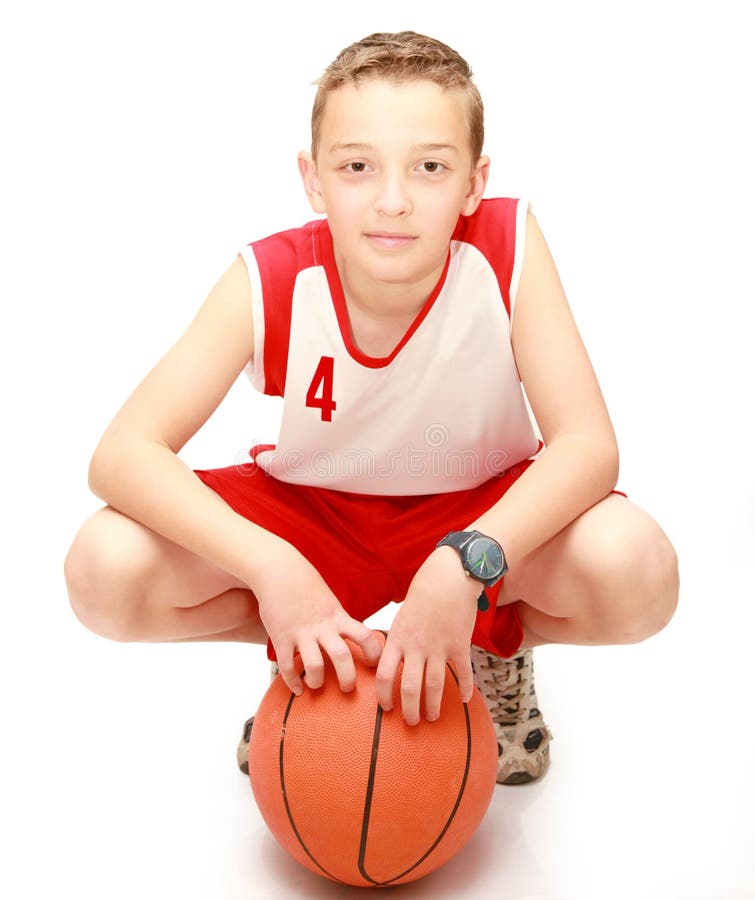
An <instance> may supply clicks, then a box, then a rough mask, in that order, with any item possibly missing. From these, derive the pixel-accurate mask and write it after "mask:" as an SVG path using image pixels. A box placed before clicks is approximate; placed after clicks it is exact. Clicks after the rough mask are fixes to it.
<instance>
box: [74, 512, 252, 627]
mask: <svg viewBox="0 0 755 900" xmlns="http://www.w3.org/2000/svg"><path fill="white" fill-rule="evenodd" d="M65 577H66V584H67V586H68V593H69V599H70V603H71V607H72V608H73V611H74V612H75V614H76V616H77V617H78V619H79V620H80V621H81V622H82V623H83V624H84V625H85V626H86V627H87V628H89V629H90V630H91V631H94V632H95V633H97V634H101V635H103V636H104V637H107V638H110V639H111V640H115V641H203V640H224V641H248V642H254V643H264V642H265V641H266V640H267V634H266V632H265V629H264V626H263V625H262V622H261V621H260V618H259V613H258V610H257V601H256V599H255V597H254V594H253V593H252V592H251V591H250V590H249V588H248V586H247V585H245V584H244V583H243V582H241V581H239V580H238V579H237V578H235V577H234V576H233V575H230V574H229V573H228V572H225V571H223V570H222V569H219V568H218V567H217V566H215V565H214V564H213V563H211V562H209V561H208V560H206V559H203V558H202V557H199V556H197V555H196V554H194V553H191V552H190V551H188V550H186V549H185V548H183V547H180V546H179V545H178V544H174V543H173V542H172V541H169V540H168V539H167V538H164V537H162V535H159V534H157V533H155V532H154V531H152V530H150V529H149V528H147V527H145V526H144V525H141V524H139V523H138V522H136V521H134V520H133V519H130V518H129V517H128V516H125V515H123V514H122V513H119V512H117V511H116V510H114V509H112V508H111V507H109V506H106V507H104V508H103V509H101V510H99V511H98V512H96V513H95V514H94V515H93V516H91V517H90V518H89V519H88V520H87V521H86V522H85V523H84V525H83V526H82V528H81V530H80V531H79V533H78V534H77V535H76V537H75V539H74V541H73V544H72V546H71V548H70V550H69V552H68V555H67V556H66V561H65Z"/></svg>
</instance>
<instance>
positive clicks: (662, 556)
mask: <svg viewBox="0 0 755 900" xmlns="http://www.w3.org/2000/svg"><path fill="white" fill-rule="evenodd" d="M678 596H679V570H678V564H677V557H676V553H675V551H674V548H673V547H672V545H671V543H670V542H669V540H668V538H667V537H666V535H665V534H664V532H663V531H662V529H661V528H660V526H659V525H658V524H657V523H656V522H655V521H654V520H653V519H652V518H651V517H650V516H649V515H648V514H647V513H646V512H644V511H643V510H642V509H640V508H639V507H637V506H635V505H634V504H633V503H631V502H630V501H629V500H627V499H626V498H624V497H621V496H619V495H617V494H610V495H609V496H607V497H606V498H605V499H603V500H601V501H600V502H599V503H596V504H595V505H594V506H592V507H591V508H590V509H588V510H586V512H584V513H583V514H582V515H581V516H579V517H578V518H577V519H576V520H575V521H574V522H572V523H571V524H570V525H568V526H567V527H566V528H564V529H563V530H562V531H560V532H559V533H558V534H557V535H555V536H554V537H552V538H551V540H550V541H548V542H547V543H545V544H543V545H542V546H541V547H538V548H537V549H536V550H535V551H533V552H532V553H531V554H529V556H527V557H525V559H524V560H523V561H522V562H521V563H520V565H519V566H517V567H516V570H515V571H514V570H512V572H510V573H509V574H508V575H507V576H506V577H505V578H504V584H503V587H502V588H501V591H500V594H499V601H498V602H499V604H505V603H513V602H518V604H519V605H518V612H519V616H520V618H521V620H522V624H523V626H524V634H525V640H524V644H523V646H524V647H535V646H537V645H538V644H547V643H558V644H628V643H635V642H638V641H643V640H645V639H646V638H648V637H651V636H652V635H653V634H656V633H657V632H658V631H660V630H661V629H662V628H664V627H665V626H666V625H667V624H668V622H669V621H670V620H671V617H672V616H673V614H674V610H675V609H676V604H677V600H678Z"/></svg>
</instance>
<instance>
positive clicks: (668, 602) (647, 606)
mask: <svg viewBox="0 0 755 900" xmlns="http://www.w3.org/2000/svg"><path fill="white" fill-rule="evenodd" d="M603 576H604V577H603V579H601V580H602V582H603V587H602V590H601V591H600V595H601V599H600V601H599V604H598V606H599V612H598V617H599V618H600V619H601V620H602V623H603V628H604V629H605V630H606V631H607V632H608V636H609V637H610V639H611V640H610V642H611V643H621V644H633V643H639V642H640V641H644V640H647V639H648V638H650V637H652V636H653V635H655V634H657V633H658V632H660V631H662V630H663V629H664V628H665V627H666V625H668V624H669V622H670V621H671V619H672V618H673V616H674V613H675V612H676V608H677V604H678V601H679V561H678V558H677V555H676V551H675V550H674V547H673V545H672V544H671V542H670V541H669V539H668V537H667V536H666V535H665V533H664V532H663V530H662V529H661V528H660V526H659V525H657V523H655V522H653V521H652V520H650V521H648V522H647V523H646V524H645V526H644V527H643V528H641V529H638V530H637V532H636V533H634V534H633V535H632V536H631V538H630V539H629V540H627V541H626V542H625V543H623V544H622V546H617V545H613V546H611V547H610V548H609V549H608V550H607V552H606V553H605V554H604V558H603Z"/></svg>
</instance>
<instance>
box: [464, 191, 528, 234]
mask: <svg viewBox="0 0 755 900" xmlns="http://www.w3.org/2000/svg"><path fill="white" fill-rule="evenodd" d="M526 207H527V203H526V201H524V200H520V199H517V198H515V197H489V198H486V199H484V200H481V201H480V205H479V206H478V207H477V210H476V211H475V212H474V213H473V214H472V215H471V216H460V217H459V222H458V224H457V226H456V229H455V230H454V233H453V235H452V236H451V239H452V240H457V241H466V242H468V243H470V244H475V245H476V246H477V245H481V246H486V245H492V246H496V245H497V246H500V245H501V244H502V243H505V242H506V240H507V239H509V240H513V238H514V236H515V234H516V228H517V221H518V220H521V218H522V212H521V210H522V208H524V209H525V210H526Z"/></svg>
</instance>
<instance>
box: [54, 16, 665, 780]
mask: <svg viewBox="0 0 755 900" xmlns="http://www.w3.org/2000/svg"><path fill="white" fill-rule="evenodd" d="M482 141H483V120H482V103H481V100H480V97H479V93H478V91H477V89H476V87H475V86H474V84H473V82H472V80H471V72H470V70H469V67H468V65H467V64H466V62H465V61H464V60H463V59H462V58H461V57H460V56H459V55H458V54H457V53H455V51H453V50H451V49H450V48H449V47H447V46H446V45H444V44H441V43H440V42H438V41H435V40H432V39H430V38H427V37H424V36H422V35H417V34H415V33H413V32H403V33H400V34H395V35H391V34H377V35H372V36H370V37H368V38H365V39H364V40H363V41H360V42H358V43H357V44H354V45H352V46H351V47H348V48H346V49H345V50H344V51H343V52H342V53H341V54H339V56H338V58H337V59H336V60H335V61H334V62H333V63H332V64H331V66H330V67H329V68H328V69H327V71H326V73H325V75H324V76H323V78H322V79H321V80H320V82H319V88H318V93H317V97H316V99H315V104H314V109H313V114H312V149H311V153H309V154H305V153H302V154H300V157H299V168H300V173H301V176H302V179H303V183H304V187H305V190H306V192H307V195H308V197H309V200H310V203H311V205H312V207H313V209H314V211H315V212H316V213H318V214H323V213H324V214H326V218H324V219H322V218H321V219H318V220H316V221H315V222H311V223H309V224H308V225H306V226H304V227H303V228H297V229H292V230H291V231H288V232H283V233H281V234H277V235H272V236H271V237H269V238H266V239H264V240H261V241H257V242H255V243H254V244H252V245H250V246H248V247H246V248H244V250H243V251H242V253H241V254H239V256H238V257H237V258H236V260H235V261H234V262H233V264H232V265H231V266H230V267H229V269H228V270H227V271H226V273H225V274H224V275H223V276H222V277H221V278H220V280H219V281H218V283H217V285H216V286H215V287H214V289H213V290H212V291H211V293H210V295H209V296H208V298H207V299H206V301H205V302H204V304H203V305H202V307H201V308H200V310H199V312H198V314H197V315H196V317H195V319H194V321H193V322H192V323H191V324H190V326H189V328H188V329H187V330H186V332H185V333H184V334H183V335H182V337H181V338H180V339H179V341H178V342H177V343H176V345H175V346H174V347H173V348H172V349H171V350H170V351H169V352H168V354H167V355H166V356H165V357H164V358H163V359H162V360H161V361H160V362H159V363H158V364H157V366H156V367H155V368H154V369H153V370H152V371H151V372H150V373H149V374H148V375H147V377H146V378H145V380H144V381H143V382H142V384H140V385H139V386H138V387H137V389H136V391H135V392H134V393H133V395H132V396H131V397H130V398H129V399H128V401H127V402H126V404H125V405H124V406H123V408H122V409H121V410H120V411H119V412H118V414H117V415H116V417H115V419H114V420H113V422H112V423H111V424H110V426H109V427H108V429H107V430H106V432H105V434H104V435H103V437H102V439H101V441H100V443H99V445H98V447H97V448H96V450H95V453H94V456H93V458H92V462H91V467H90V486H91V488H92V490H93V491H94V493H95V494H97V495H98V496H99V497H100V498H101V499H103V500H104V501H106V503H107V504H108V505H107V506H106V507H105V508H104V509H102V510H100V511H98V512H97V513H95V514H94V516H92V517H91V518H90V519H89V520H88V521H87V522H86V523H85V524H84V526H83V527H82V529H81V531H80V532H79V534H78V535H77V537H76V539H75V540H74V543H73V546H72V548H71V550H70V551H69V554H68V557H67V559H66V567H65V570H66V579H67V584H68V590H69V595H70V600H71V604H72V607H73V609H74V611H75V612H76V614H77V616H78V617H79V618H80V619H81V621H82V622H83V623H84V624H85V625H86V626H87V627H89V628H90V629H92V630H93V631H95V632H97V633H99V634H102V635H104V636H106V637H109V638H111V639H114V640H127V641H131V640H143V641H174V640H235V641H250V642H267V643H268V648H269V655H270V658H271V659H274V660H277V666H278V667H279V668H280V672H281V674H282V676H283V678H284V680H285V681H286V683H287V685H288V686H289V687H290V689H291V690H292V691H294V692H295V693H300V692H301V691H302V690H303V689H304V685H303V681H304V682H306V685H307V687H308V689H312V690H316V689H317V688H318V687H320V686H321V685H322V682H323V667H324V664H325V660H326V658H327V659H329V661H330V662H331V663H332V665H333V666H334V668H335V672H336V675H337V677H338V680H339V683H340V685H341V687H342V689H343V690H350V689H352V688H353V685H354V679H355V673H354V665H353V659H352V657H351V652H350V651H349V648H348V645H347V644H346V642H345V641H344V638H349V639H350V640H352V641H353V642H355V643H356V644H357V645H359V646H360V647H361V648H362V650H363V651H364V653H365V654H366V656H367V658H368V659H369V660H370V661H371V662H373V663H374V664H375V665H376V666H377V672H376V681H377V692H378V701H379V702H380V704H381V705H382V706H383V708H384V709H386V710H389V709H390V708H391V706H392V698H393V689H394V684H395V683H396V679H397V672H398V669H399V665H400V664H401V663H403V668H402V671H401V676H400V700H401V712H402V714H403V716H404V718H405V719H406V721H407V722H408V723H409V724H416V723H417V722H418V721H419V719H420V716H421V715H424V716H425V717H426V718H427V719H428V720H433V719H435V718H437V716H438V715H439V710H440V704H441V699H442V698H441V692H442V684H443V680H444V678H443V673H444V668H445V665H446V663H447V661H449V660H450V661H452V662H453V664H454V665H455V668H456V671H457V673H458V676H459V689H460V692H461V696H462V699H464V700H466V699H468V698H469V696H470V695H471V691H472V689H473V684H474V683H475V682H476V683H477V685H478V686H479V687H480V689H481V691H482V693H483V695H484V696H485V697H486V699H487V702H488V705H489V708H490V711H491V715H492V716H493V719H494V722H495V725H496V731H497V734H498V739H499V755H500V766H499V775H498V780H499V781H500V782H502V783H507V784H515V783H522V782H525V781H531V780H533V779H535V778H537V777H539V776H540V775H541V774H542V773H543V771H544V770H545V767H546V764H547V762H548V755H549V742H550V737H551V736H550V733H549V731H548V729H547V727H546V726H545V723H544V721H543V718H542V715H541V713H540V711H539V710H538V708H537V700H536V696H535V692H534V685H533V682H532V648H533V647H534V646H537V645H539V644H545V643H549V642H557V643H573V644H607V643H627V642H632V641H640V640H643V639H645V638H647V637H649V636H650V635H652V634H654V633H656V632H657V631H659V630H660V629H661V628H663V627H664V626H665V624H666V623H667V622H668V621H669V620H670V618H671V616H672V614H673V611H674V609H675V606H676V602H677V596H678V570H677V560H676V554H675V552H674V550H673V548H672V546H671V544H670V543H669V541H668V539H667V538H666V536H665V534H664V533H663V531H662V530H661V528H660V527H659V526H658V525H657V524H656V523H655V522H654V521H653V520H652V519H651V518H650V516H648V515H647V514H646V513H645V512H643V511H642V510H640V509H639V508H637V507H636V506H634V505H633V504H632V503H631V502H630V501H629V500H628V499H627V498H626V496H625V495H621V494H620V493H619V492H616V491H614V487H615V485H616V482H617V477H618V450H617V445H616V439H615V435H614V432H613V428H612V425H611V422H610V419H609V415H608V412H607V410H606V408H605V404H604V402H603V398H602V395H601V392H600V388H599V386H598V384H597V381H596V379H595V375H594V373H593V371H592V368H591V365H590V362H589V359H588V356H587V353H586V351H585V348H584V346H583V344H582V342H581V339H580V336H579V333H578V331H577V328H576V325H575V323H574V320H573V318H572V316H571V313H570V310H569V306H568V303H567V300H566V297H565V296H564V293H563V290H562V288H561V284H560V281H559V278H558V275H557V272H556V268H555V266H554V263H553V260H552V258H551V256H550V253H549V251H548V248H547V245H546V243H545V240H544V238H543V236H542V233H541V232H540V229H539V227H538V224H537V221H536V220H535V218H534V216H533V215H532V214H531V213H530V212H529V211H528V209H527V207H526V204H524V203H522V202H520V201H519V202H518V201H516V200H509V199H491V200H483V199H482V196H483V191H484V189H485V184H486V181H487V177H488V168H489V159H488V157H486V156H483V155H482V152H481V151H482ZM245 367H246V368H247V371H248V373H249V374H250V375H251V377H252V379H253V381H254V384H255V386H256V387H258V388H259V389H261V390H263V391H265V392H266V393H270V394H279V395H282V396H283V397H284V406H283V419H282V425H281V433H280V436H279V440H278V444H277V447H275V448H271V447H256V448H253V450H252V456H253V460H254V462H253V464H252V465H250V466H246V467H229V468H225V469H215V470H201V471H199V470H197V471H191V470H190V469H188V468H187V467H186V466H185V465H184V464H183V463H182V462H181V461H180V460H179V459H178V457H177V453H178V452H179V451H180V449H181V447H182V446H183V445H184V444H185V443H186V441H187V440H188V439H189V438H190V437H191V436H192V435H193V434H194V433H195V432H196V431H197V430H198V429H199V428H200V427H201V426H202V425H203V424H204V422H205V421H206V420H207V418H208V417H209V416H210V414H211V413H212V412H213V410H214V409H215V408H216V406H217V405H218V404H219V403H220V401H221V400H222V398H223V396H224V395H225V394H226V392H227V391H228V389H229V388H230V386H231V384H232V383H233V382H234V380H235V379H236V377H237V375H238V374H239V372H241V371H242V369H244V368H245ZM520 380H521V383H522V384H523V385H524V388H525V390H526V392H527V396H528V398H529V401H530V405H531V408H532V412H533V414H534V417H535V419H536V422H537V425H538V426H539V429H540V432H541V434H542V436H543V441H539V440H538V438H537V437H536V435H535V432H534V430H533V426H532V422H531V419H530V416H529V413H528V412H527V409H526V405H525V402H524V398H523V394H522V390H521V385H520ZM543 443H544V445H545V449H542V448H543ZM541 450H542V452H539V451H541ZM536 454H537V455H536ZM391 600H401V601H403V602H402V604H401V607H400V609H399V611H398V613H397V615H396V617H395V619H394V621H393V624H392V626H391V629H390V632H389V634H388V637H387V639H386V642H385V646H384V648H383V650H382V653H381V652H380V649H379V646H378V642H377V638H376V636H375V635H374V634H373V633H372V632H371V631H370V630H369V629H368V628H367V627H366V626H365V625H363V624H362V622H363V620H364V619H365V618H367V617H368V616H369V615H371V614H372V613H373V612H374V611H376V610H377V609H379V608H380V607H381V606H384V605H385V604H386V603H388V602H389V601H391ZM470 647H471V651H470ZM295 653H298V654H299V655H300V657H301V666H300V668H299V669H297V668H296V666H295V664H294V655H295ZM473 663H474V666H473ZM302 668H303V670H304V672H305V673H306V674H305V676H304V679H303V681H302V677H300V674H299V673H300V671H301V669H302ZM252 721H253V720H249V721H248V722H247V723H246V726H245V732H244V737H243V738H242V745H241V749H240V762H241V763H242V766H243V757H244V755H245V747H246V743H247V742H248V738H249V730H250V728H251V726H252Z"/></svg>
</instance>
